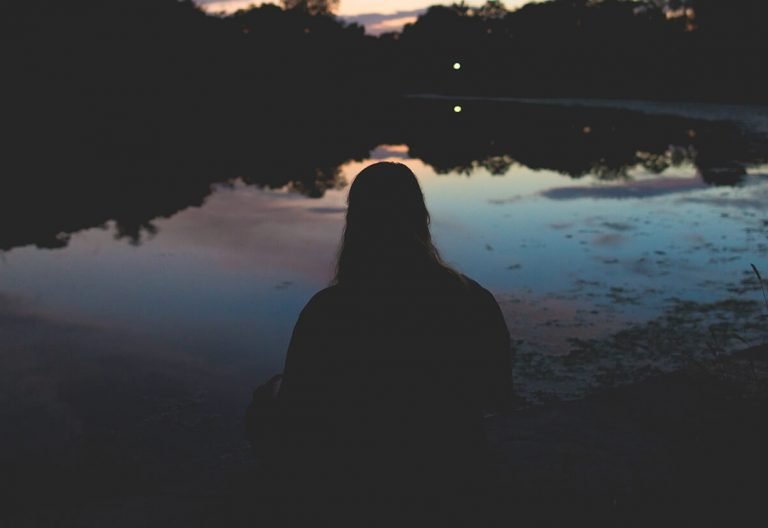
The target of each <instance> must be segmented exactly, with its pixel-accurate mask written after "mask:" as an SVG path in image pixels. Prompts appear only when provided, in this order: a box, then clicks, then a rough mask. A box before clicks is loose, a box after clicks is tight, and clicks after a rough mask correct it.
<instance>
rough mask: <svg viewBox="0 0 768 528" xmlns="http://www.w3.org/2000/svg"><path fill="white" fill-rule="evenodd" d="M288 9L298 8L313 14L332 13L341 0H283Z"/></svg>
mask: <svg viewBox="0 0 768 528" xmlns="http://www.w3.org/2000/svg"><path fill="white" fill-rule="evenodd" d="M283 5H284V6H285V9H287V10H294V9H295V10H298V11H303V12H305V13H309V14H310V15H312V16H316V15H330V14H333V12H334V11H336V9H337V8H338V7H339V0H283Z"/></svg>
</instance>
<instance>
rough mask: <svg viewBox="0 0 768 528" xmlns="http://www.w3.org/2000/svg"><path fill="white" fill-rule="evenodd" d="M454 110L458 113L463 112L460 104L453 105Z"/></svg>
mask: <svg viewBox="0 0 768 528" xmlns="http://www.w3.org/2000/svg"><path fill="white" fill-rule="evenodd" d="M453 111H454V112H456V113H457V114H458V113H459V112H461V107H460V106H459V105H456V106H454V107H453Z"/></svg>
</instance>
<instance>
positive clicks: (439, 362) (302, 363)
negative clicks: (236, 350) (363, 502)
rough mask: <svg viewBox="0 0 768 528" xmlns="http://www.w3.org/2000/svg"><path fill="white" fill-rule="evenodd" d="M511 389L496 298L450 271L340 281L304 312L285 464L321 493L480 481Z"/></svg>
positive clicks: (296, 335) (287, 397)
mask: <svg viewBox="0 0 768 528" xmlns="http://www.w3.org/2000/svg"><path fill="white" fill-rule="evenodd" d="M510 384H511V367H510V341H509V334H508V331H507V327H506V324H505V322H504V319H503V317H502V314H501V311H500V309H499V306H498V304H497V303H496V301H495V299H494V298H493V296H492V295H491V294H490V293H489V292H488V291H487V290H485V289H483V288H482V287H481V286H480V285H479V284H477V283H476V282H474V281H473V280H471V279H468V278H466V277H461V276H458V275H456V274H455V273H452V272H450V271H448V270H445V269H443V268H435V269H433V270H431V271H430V272H429V273H423V274H419V275H417V276H413V277H410V278H409V279H408V280H392V281H376V284H368V285H365V284H357V285H336V286H331V287H329V288H326V289H324V290H322V291H321V292H319V293H317V294H316V295H315V296H314V297H313V298H312V299H311V300H310V301H309V303H308V304H307V306H306V307H305V308H304V310H303V311H302V313H301V315H300V317H299V320H298V322H297V324H296V328H295V330H294V332H293V337H292V339H291V343H290V347H289V349H288V355H287V359H286V364H285V371H284V378H283V384H282V387H281V390H280V396H279V405H280V408H281V414H282V423H281V437H282V440H281V445H282V447H281V466H282V467H283V468H284V469H286V470H288V474H289V475H292V476H291V477H290V478H291V479H292V480H293V481H294V482H303V483H307V485H309V486H311V487H313V488H314V489H318V488H323V489H326V490H333V489H338V490H339V491H340V492H342V493H349V492H350V490H358V491H364V490H369V489H374V490H378V491H381V490H385V489H398V490H400V491H404V490H412V491H413V490H416V489H418V490H419V492H423V491H424V490H425V489H433V490H438V489H444V488H445V487H449V488H455V487H457V486H459V487H461V486H464V485H469V484H471V482H472V481H473V480H476V479H477V478H482V477H479V476H478V475H479V473H478V470H479V468H481V467H482V465H483V457H484V455H485V435H484V431H483V423H482V422H483V410H484V409H491V408H499V407H502V406H503V405H504V402H505V400H506V399H507V397H508V396H509V392H510V388H511V386H510Z"/></svg>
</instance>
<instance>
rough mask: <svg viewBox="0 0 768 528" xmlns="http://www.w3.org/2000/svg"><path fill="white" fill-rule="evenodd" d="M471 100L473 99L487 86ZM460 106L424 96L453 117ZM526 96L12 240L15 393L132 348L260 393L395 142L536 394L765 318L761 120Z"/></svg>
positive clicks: (8, 280)
mask: <svg viewBox="0 0 768 528" xmlns="http://www.w3.org/2000/svg"><path fill="white" fill-rule="evenodd" d="M462 105H463V112H462V114H463V115H462V117H461V119H471V115H472V114H471V113H472V112H473V110H474V108H473V103H472V102H471V101H464V102H462ZM453 106H454V104H453V103H452V102H449V101H445V102H444V103H443V102H442V101H440V102H438V103H437V110H434V109H433V110H430V111H431V112H432V114H429V115H433V114H434V113H435V112H437V111H443V110H445V115H446V117H445V119H453V118H454V117H453V116H451V117H447V116H449V115H450V114H451V110H452V108H453ZM530 106H531V107H535V106H536V105H530ZM521 108H522V107H521ZM525 108H526V110H524V111H519V112H521V113H520V114H519V115H522V116H523V117H520V118H519V119H510V120H509V121H508V122H504V123H502V124H501V125H498V126H491V125H487V123H488V122H489V121H488V119H489V118H488V117H487V115H486V116H485V117H483V119H482V120H478V122H477V123H475V124H474V125H473V124H472V123H471V122H470V121H467V122H466V123H465V125H462V127H457V128H456V130H455V131H454V132H455V134H453V135H448V134H445V135H443V136H440V135H439V133H438V132H436V131H437V130H438V129H437V128H433V129H430V130H431V132H429V133H427V132H423V133H422V131H420V129H419V128H418V124H414V125H413V126H412V127H409V128H408V129H407V130H406V131H404V132H403V133H401V134H400V136H399V137H402V139H403V141H402V142H397V141H385V142H378V143H374V144H373V145H372V147H371V148H369V149H367V150H365V152H367V155H362V156H359V155H358V156H357V158H358V159H354V156H355V155H353V156H352V158H351V159H347V160H346V161H343V162H342V163H340V164H339V165H338V166H336V167H335V168H333V169H332V170H330V171H328V170H324V171H321V170H319V169H318V170H317V173H318V175H319V176H318V178H319V179H318V181H320V183H321V184H317V185H313V186H309V187H311V188H309V190H308V186H307V184H306V180H302V181H303V183H302V181H299V182H297V181H290V178H285V181H287V182H288V183H280V184H274V183H271V184H261V183H259V182H260V180H259V178H258V177H253V176H252V175H250V176H249V175H244V176H243V177H230V176H229V175H222V176H219V175H217V174H211V176H210V183H206V184H205V185H203V189H204V190H203V192H202V193H201V194H200V195H199V196H197V195H195V197H194V198H192V199H190V200H189V202H188V203H186V204H185V203H181V204H179V205H176V204H175V202H174V206H173V207H170V208H169V209H168V210H167V211H166V210H163V212H162V213H157V216H156V217H155V216H153V214H149V215H148V217H147V218H143V219H142V220H141V221H140V222H138V225H139V228H138V229H137V230H136V231H135V233H134V234H133V235H132V236H126V235H125V228H124V226H120V225H118V223H116V222H115V221H111V220H107V221H106V222H104V221H102V220H103V219H102V220H99V221H93V222H91V224H92V225H88V222H81V221H80V220H79V219H78V222H80V223H77V222H74V223H69V224H66V223H65V222H63V220H62V223H63V224H66V225H67V226H72V225H74V226H75V227H67V228H66V229H65V230H64V231H62V232H61V233H60V234H58V235H56V236H55V237H54V238H53V242H51V237H50V236H47V238H46V237H43V238H44V239H45V240H44V241H42V240H37V239H36V238H35V236H37V235H35V236H32V235H30V237H29V238H28V239H27V238H24V237H23V236H22V237H20V236H16V237H15V238H14V236H11V237H10V238H8V239H7V240H2V241H0V242H2V243H3V247H4V248H5V249H4V251H3V252H2V254H1V255H0V337H2V342H3V346H4V348H5V350H6V354H5V355H4V357H3V361H4V363H5V365H4V369H3V375H2V376H3V378H4V381H6V382H8V383H9V384H7V385H6V387H11V388H10V389H8V391H9V394H10V395H6V396H5V401H6V404H7V405H9V406H10V407H11V408H12V409H16V410H18V409H22V408H23V409H26V408H27V403H28V400H31V401H33V402H35V405H43V406H47V407H46V408H48V409H49V410H50V409H53V408H55V409H58V411H56V412H59V411H60V410H61V409H60V408H59V407H60V406H61V405H63V404H62V401H64V400H65V399H66V398H65V397H64V396H62V394H65V393H66V394H70V393H72V391H74V392H75V393H77V391H78V390H81V389H82V387H83V386H89V387H91V386H90V385H89V383H90V384H91V385H92V384H93V379H94V378H100V379H102V380H104V379H109V380H112V379H115V380H117V379H119V378H120V376H121V372H123V373H126V372H129V371H130V369H131V368H134V369H138V370H137V372H140V373H144V374H141V375H142V376H144V375H145V374H146V372H147V371H149V372H156V373H157V372H163V373H165V374H164V375H169V376H171V375H172V376H173V377H175V378H178V379H180V380H181V381H180V383H186V381H188V380H190V379H197V380H205V381H200V383H201V384H203V385H206V386H208V385H211V384H212V383H214V381H215V384H218V387H219V388H220V389H222V390H225V389H226V390H228V391H230V392H231V393H232V398H233V401H243V400H244V399H247V394H248V391H249V390H250V389H251V388H252V387H253V386H254V385H255V384H257V383H258V382H260V381H262V380H263V379H266V378H267V377H269V376H270V375H271V374H273V373H275V372H278V371H280V370H281V368H282V364H283V360H284V353H285V349H286V347H287V344H288V341H289V338H290V333H291V330H292V326H293V323H294V322H295V320H296V317H297V316H298V313H299V311H300V310H301V308H302V306H303V305H304V303H306V301H307V300H308V299H309V298H310V297H311V295H312V294H313V293H314V292H315V291H317V290H318V289H321V288H322V287H324V286H325V285H327V284H328V283H329V281H330V280H331V277H332V275H333V266H334V257H335V253H336V251H337V248H338V243H339V239H340V235H341V230H342V227H343V219H344V211H345V197H346V192H347V188H348V186H349V184H350V183H351V182H352V181H353V179H354V177H355V175H356V174H357V173H358V172H359V171H360V170H361V169H362V168H363V167H365V166H366V165H367V164H369V163H372V162H374V161H379V160H394V161H401V162H403V163H406V164H407V165H408V166H410V167H411V169H413V171H414V172H415V173H416V175H417V176H418V178H419V180H420V182H421V185H422V187H423V190H424V193H425V196H426V200H427V204H428V207H429V209H430V211H431V214H432V226H433V231H434V237H435V239H436V242H437V244H438V247H439V248H440V250H441V252H442V254H443V256H444V258H445V260H446V261H447V262H449V263H450V264H452V265H453V266H455V267H456V268H458V269H459V270H461V271H463V272H464V273H466V274H467V275H469V276H471V277H473V278H474V279H476V280H477V281H479V282H480V283H481V284H483V285H484V286H486V287H487V288H488V289H490V290H491V291H492V292H493V293H494V294H495V295H496V297H497V299H498V300H499V302H500V304H501V306H502V309H503V311H504V313H505V316H506V318H507V322H508V325H509V327H510V330H511V333H512V337H513V339H514V340H515V342H516V349H517V363H516V369H515V382H516V385H517V388H518V390H519V391H520V393H521V394H522V395H524V396H526V397H528V398H531V399H533V400H541V399H547V398H551V397H577V396H579V395H582V394H584V393H585V392H587V391H588V390H590V388H591V387H594V386H595V385H602V384H606V383H607V384H610V383H616V382H623V381H631V380H632V379H637V378H638V377H642V376H643V375H646V374H648V373H650V372H653V371H655V370H657V369H662V370H663V369H671V368H676V367H679V366H681V365H683V364H684V363H685V362H686V361H689V360H690V359H695V358H697V357H711V355H712V354H719V353H727V352H728V351H731V350H733V349H735V348H739V347H743V346H746V345H748V344H750V343H753V342H757V341H760V340H762V339H765V337H766V330H765V328H766V324H765V323H766V317H765V310H764V307H763V306H762V304H761V303H762V302H763V298H762V293H761V289H760V284H759V282H758V281H757V278H756V276H755V274H754V272H753V271H752V268H751V264H755V266H757V267H758V269H762V270H764V275H768V164H767V160H768V148H766V144H767V143H768V142H767V141H766V139H765V136H764V131H761V130H755V129H749V126H750V125H749V123H746V124H745V123H743V122H742V123H739V122H737V123H725V122H722V121H718V120H717V119H716V120H709V121H708V120H706V119H699V120H696V119H694V118H692V117H685V118H683V117H679V116H678V117H666V118H665V117H663V116H649V115H645V114H640V113H638V112H628V111H622V113H617V114H611V113H610V111H607V110H601V111H600V112H602V113H598V112H597V110H591V109H580V110H577V111H576V110H573V109H571V110H568V111H566V110H565V109H555V110H551V109H550V110H548V112H549V113H546V114H544V115H543V116H542V115H539V114H536V113H531V112H537V111H536V110H530V109H528V108H529V107H528V106H525ZM574 111H576V112H577V113H576V114H573V112H574ZM568 112H571V113H570V114H568ZM657 113H658V112H657ZM561 114H563V115H565V116H566V117H564V118H562V119H561V118H560V116H561ZM429 115H428V117H429ZM468 115H469V116H470V117H469V118H468V117H467V116H468ZM751 115H752V117H754V114H751ZM553 116H554V117H553ZM705 117H706V116H705ZM720 117H721V116H720ZM440 119H443V118H442V117H441V118H440ZM718 119H719V117H718ZM478 123H480V124H479V125H478ZM472 126H476V128H475V129H473V128H472ZM473 130H474V131H473ZM462 131H463V132H462ZM504 131H507V134H508V135H507V136H504V133H505V132H504ZM601 132H602V134H603V135H602V136H600V134H601ZM462 133H463V134H464V135H461V134H462ZM456 134H458V135H456ZM484 134H485V135H484ZM391 136H397V134H391V133H390V134H389V137H391ZM593 137H594V138H597V139H596V140H595V141H596V142H592V138H593ZM600 138H602V139H600ZM745 145H747V146H745ZM358 152H359V148H358ZM270 170H274V169H270ZM286 170H287V169H286ZM278 171H279V169H278ZM329 174H330V176H329ZM179 176H180V180H179V181H183V177H184V174H180V175H179ZM254 180H255V181H254ZM267 180H268V181H270V182H275V181H277V182H281V181H283V180H282V179H281V176H280V175H277V176H275V175H274V174H271V175H270V176H269V177H268V178H267ZM315 183H316V182H315ZM195 185H198V183H195ZM198 186H199V185H198ZM148 188H149V190H150V191H151V189H152V186H149V187H148ZM318 189H319V190H318ZM167 191H168V188H167V187H166V189H165V192H167ZM171 191H173V187H171ZM41 199H42V198H41ZM87 201H88V200H87V198H83V199H82V207H86V206H87ZM77 207H78V205H77V204H75V205H72V210H75V209H77ZM137 207H138V206H137ZM105 214H106V215H107V216H106V218H109V213H108V212H107V213H105ZM51 216H52V217H53V216H55V215H51ZM62 216H65V215H64V214H62ZM78 218H79V217H78ZM100 218H101V217H100ZM54 227H55V225H54ZM36 229H37V228H36ZM21 231H23V229H22V228H21V227H20V228H19V232H21ZM39 231H40V230H39V229H38V230H37V231H35V233H38V232H39ZM51 233H53V234H54V235H55V233H56V231H55V229H54V231H51ZM6 234H7V233H6ZM6 238H7V237H6ZM62 361H64V363H65V365H64V366H63V367H62V366H61V362H62ZM139 364H140V365H141V367H137V366H136V365H139ZM94 365H98V368H97V367H94ZM94 369H95V370H94ZM185 369H188V370H185ZM112 371H115V372H113V373H111V374H109V372H112ZM168 373H173V374H168ZM125 375H126V376H127V375H128V374H125ZM136 375H139V374H136ZM158 375H159V374H158ZM131 376H133V374H131ZM142 379H143V378H142ZM212 380H213V381H212ZM109 383H111V382H108V383H107V384H109ZM63 387H64V388H63ZM131 387H133V386H131ZM65 388H66V390H65ZM102 388H103V387H102ZM99 390H101V389H99V388H98V387H95V388H94V387H91V388H89V389H88V391H86V392H88V394H90V395H91V396H90V397H98V394H100V393H99ZM125 390H126V391H127V392H130V391H131V390H134V389H131V388H128V389H125ZM142 390H145V389H142ZM146 390H148V391H149V389H146ZM169 390H170V389H169ZM193 392H194V391H193ZM94 395H96V396H94ZM14 406H16V407H14ZM64 406H65V407H66V408H67V409H70V410H68V411H67V412H69V413H70V415H71V414H74V415H77V412H75V411H71V408H72V406H71V405H70V403H67V404H66V405H64ZM19 412H22V411H19ZM24 412H26V411H24ZM52 412H53V411H52ZM238 412H239V411H238ZM65 414H66V413H65ZM67 419H72V420H75V421H78V420H79V418H77V417H72V416H70V417H69V418H67ZM78 423H79V422H78ZM78 427H79V426H78Z"/></svg>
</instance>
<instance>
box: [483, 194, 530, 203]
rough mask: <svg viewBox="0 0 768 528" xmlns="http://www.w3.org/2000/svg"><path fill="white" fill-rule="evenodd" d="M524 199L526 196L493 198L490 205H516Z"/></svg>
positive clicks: (489, 201)
mask: <svg viewBox="0 0 768 528" xmlns="http://www.w3.org/2000/svg"><path fill="white" fill-rule="evenodd" d="M523 199H525V196H523V195H521V194H518V195H516V196H510V197H509V198H491V199H490V200H488V203H489V204H491V205H504V204H511V203H516V202H519V201H521V200H523Z"/></svg>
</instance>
